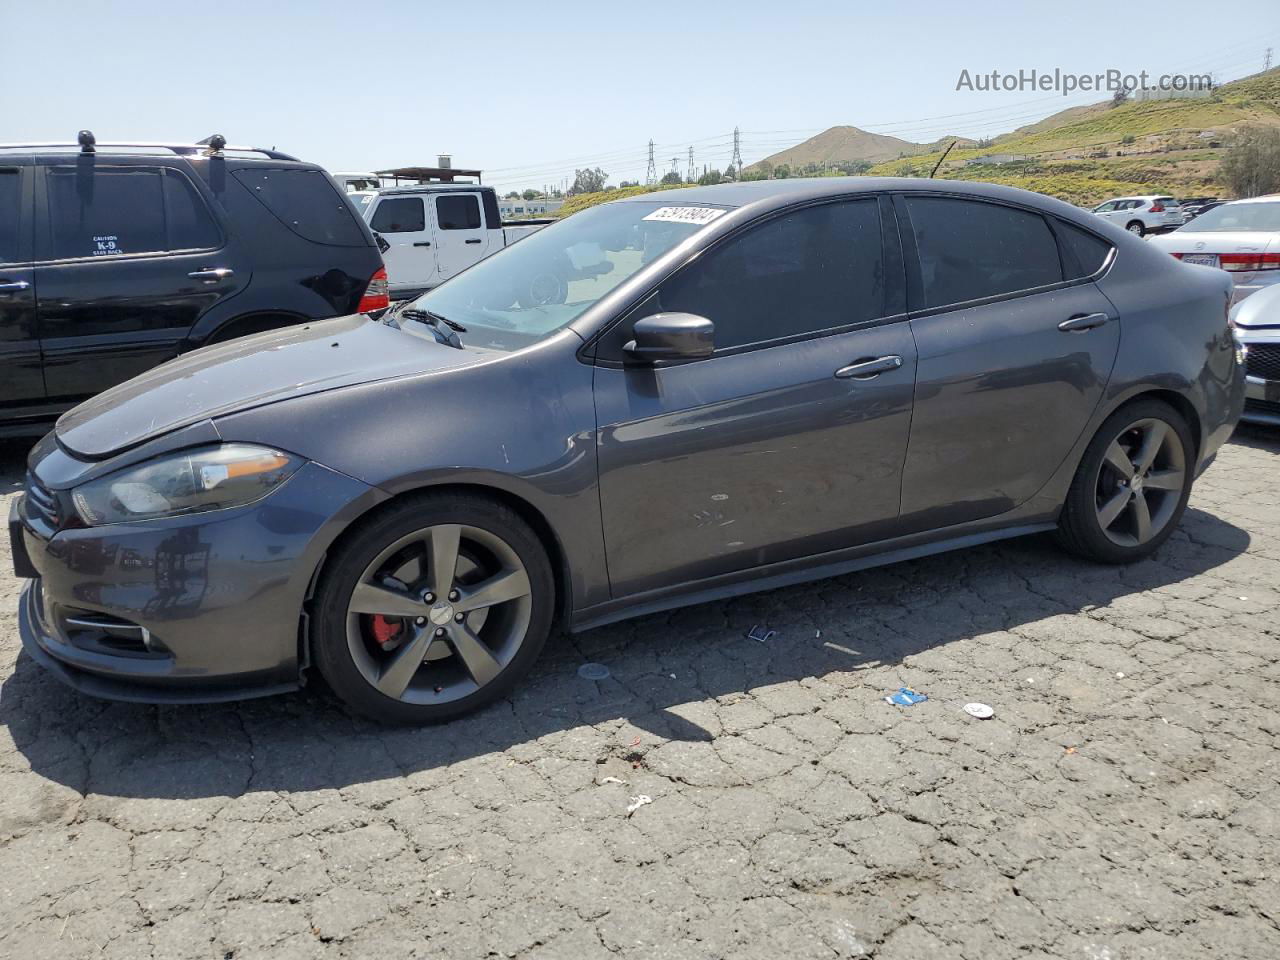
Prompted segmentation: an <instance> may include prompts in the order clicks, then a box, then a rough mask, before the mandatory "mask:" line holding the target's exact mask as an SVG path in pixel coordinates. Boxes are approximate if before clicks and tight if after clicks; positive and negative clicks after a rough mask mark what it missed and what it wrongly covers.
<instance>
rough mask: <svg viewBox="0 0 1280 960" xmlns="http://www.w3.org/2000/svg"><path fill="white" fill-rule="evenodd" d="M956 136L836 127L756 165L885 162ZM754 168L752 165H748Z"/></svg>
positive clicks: (924, 150) (967, 143)
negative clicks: (922, 138)
mask: <svg viewBox="0 0 1280 960" xmlns="http://www.w3.org/2000/svg"><path fill="white" fill-rule="evenodd" d="M953 139H956V138H954V137H945V138H943V139H941V140H938V141H936V142H934V143H912V142H911V141H910V140H900V139H899V138H898V137H889V136H885V135H883V134H879V133H868V132H867V131H866V130H859V129H858V128H857V127H849V126H843V127H832V128H830V129H829V130H824V131H822V133H820V134H818V135H817V136H816V137H810V138H809V139H808V140H806V141H804V143H798V144H796V145H795V146H794V147H789V148H788V149H786V150H783V151H782V152H780V153H775V154H774V155H773V156H771V157H766V158H765V159H764V160H761V161H760V162H759V163H756V164H752V166H753V167H764V166H765V165H766V164H771V165H772V166H775V167H778V166H782V165H783V164H786V165H787V166H789V167H791V169H793V170H803V169H804V168H805V167H807V166H809V165H810V164H816V165H818V166H823V165H826V166H835V165H836V164H840V163H855V162H857V161H859V160H861V161H865V162H867V163H881V162H883V161H885V160H896V159H897V158H898V157H911V156H915V155H916V154H918V153H929V152H930V151H933V150H937V149H939V147H940V146H941V145H945V144H946V143H950V142H951V140H953ZM973 145H974V141H972V140H964V139H961V141H960V143H959V144H957V146H961V147H965V146H968V147H971V146H973ZM748 169H750V168H748Z"/></svg>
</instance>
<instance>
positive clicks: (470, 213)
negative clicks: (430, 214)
mask: <svg viewBox="0 0 1280 960" xmlns="http://www.w3.org/2000/svg"><path fill="white" fill-rule="evenodd" d="M436 222H437V223H439V224H440V229H441V230H478V229H479V228H480V201H479V200H478V199H476V197H475V195H474V194H470V193H466V194H462V195H461V196H456V197H450V196H443V197H436Z"/></svg>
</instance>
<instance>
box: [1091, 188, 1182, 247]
mask: <svg viewBox="0 0 1280 960" xmlns="http://www.w3.org/2000/svg"><path fill="white" fill-rule="evenodd" d="M1093 212H1094V213H1096V214H1097V215H1098V216H1100V217H1101V218H1102V219H1103V220H1110V221H1111V222H1112V223H1114V224H1115V225H1116V226H1118V227H1123V228H1124V229H1126V230H1128V231H1129V232H1130V233H1136V234H1137V235H1138V236H1140V237H1141V236H1143V235H1145V234H1148V233H1156V232H1158V231H1161V230H1173V229H1175V228H1177V227H1180V226H1182V206H1181V205H1180V204H1179V203H1178V201H1177V199H1175V198H1174V197H1168V196H1158V197H1157V196H1151V197H1116V198H1115V199H1114V200H1108V201H1107V202H1106V203H1100V204H1098V205H1097V206H1096V207H1094V208H1093Z"/></svg>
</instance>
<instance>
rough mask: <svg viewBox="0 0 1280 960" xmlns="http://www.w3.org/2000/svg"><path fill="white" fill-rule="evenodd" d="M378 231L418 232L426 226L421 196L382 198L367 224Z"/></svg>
mask: <svg viewBox="0 0 1280 960" xmlns="http://www.w3.org/2000/svg"><path fill="white" fill-rule="evenodd" d="M369 226H370V227H372V228H373V229H374V230H376V231H378V233H420V232H421V231H423V230H425V229H426V227H427V220H426V216H425V214H424V212H423V207H422V198H421V197H395V198H388V199H384V200H383V201H382V202H381V203H379V204H378V209H377V210H375V211H374V212H373V222H372V223H370V224H369Z"/></svg>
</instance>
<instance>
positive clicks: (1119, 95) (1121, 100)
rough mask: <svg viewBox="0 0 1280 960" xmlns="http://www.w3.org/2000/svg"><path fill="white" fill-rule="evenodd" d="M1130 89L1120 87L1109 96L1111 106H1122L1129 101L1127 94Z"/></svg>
mask: <svg viewBox="0 0 1280 960" xmlns="http://www.w3.org/2000/svg"><path fill="white" fill-rule="evenodd" d="M1131 89H1132V88H1131V87H1128V86H1121V87H1118V88H1116V92H1115V93H1113V94H1112V95H1111V106H1113V107H1121V106H1124V104H1125V103H1127V102H1128V100H1129V92H1130V90H1131Z"/></svg>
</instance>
